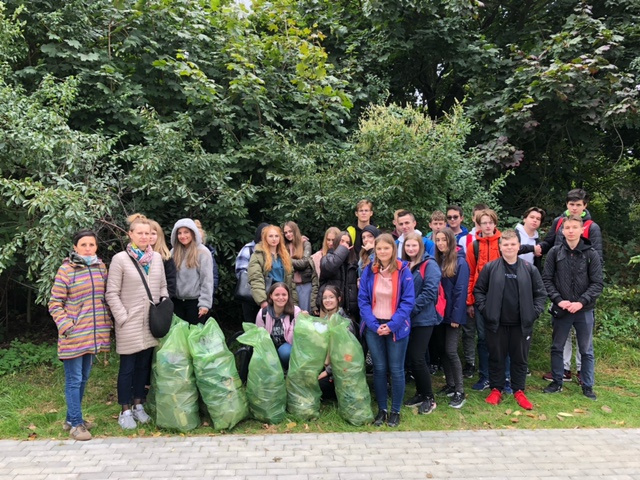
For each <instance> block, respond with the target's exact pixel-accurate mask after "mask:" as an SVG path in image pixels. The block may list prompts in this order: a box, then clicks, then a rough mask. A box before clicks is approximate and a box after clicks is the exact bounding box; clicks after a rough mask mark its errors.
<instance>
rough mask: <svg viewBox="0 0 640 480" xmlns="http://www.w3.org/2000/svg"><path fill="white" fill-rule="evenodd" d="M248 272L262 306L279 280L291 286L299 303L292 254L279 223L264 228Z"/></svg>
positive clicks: (252, 293) (294, 298) (252, 290)
mask: <svg viewBox="0 0 640 480" xmlns="http://www.w3.org/2000/svg"><path fill="white" fill-rule="evenodd" d="M248 274H249V283H250V284H251V296H252V297H253V300H254V301H255V302H256V305H259V306H260V308H265V307H266V306H267V305H268V300H269V297H268V295H267V292H268V291H269V289H270V287H271V285H272V284H274V283H278V282H280V283H284V284H286V285H287V287H289V295H290V296H291V297H292V300H293V303H294V305H297V304H298V294H297V292H296V289H295V287H294V285H293V264H292V263H291V256H290V255H289V251H288V250H287V247H286V246H285V244H284V238H283V236H282V231H281V230H280V227H278V226H277V225H267V226H266V227H264V228H263V229H262V239H261V241H260V243H259V244H258V245H257V246H256V249H255V251H254V252H253V255H251V259H250V260H249V269H248Z"/></svg>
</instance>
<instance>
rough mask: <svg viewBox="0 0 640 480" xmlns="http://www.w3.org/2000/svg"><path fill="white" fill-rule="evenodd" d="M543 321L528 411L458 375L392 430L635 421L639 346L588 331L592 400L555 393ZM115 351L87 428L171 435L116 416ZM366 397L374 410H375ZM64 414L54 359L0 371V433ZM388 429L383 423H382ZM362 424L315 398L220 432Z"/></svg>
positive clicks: (99, 373)
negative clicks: (297, 409) (453, 402)
mask: <svg viewBox="0 0 640 480" xmlns="http://www.w3.org/2000/svg"><path fill="white" fill-rule="evenodd" d="M550 343H551V327H550V324H549V320H548V317H546V316H545V317H543V318H542V319H541V321H539V322H538V323H537V325H536V332H535V335H534V341H533V344H532V349H531V355H530V367H531V369H532V372H533V374H532V376H531V377H530V378H529V379H528V380H527V396H528V397H529V399H530V400H531V402H532V403H533V404H534V409H533V410H532V411H531V412H527V411H524V410H522V409H520V408H519V407H518V405H517V404H516V403H515V400H514V399H513V397H511V396H505V397H504V400H503V402H502V404H500V405H498V406H497V407H493V406H491V405H488V404H486V403H485V401H484V399H485V397H486V396H487V395H488V393H489V392H488V391H484V392H475V391H473V390H471V385H472V384H473V382H474V381H475V379H468V380H465V388H466V394H467V402H466V404H465V405H464V407H462V409H460V410H456V409H453V408H450V407H449V406H448V399H447V398H446V397H437V398H436V402H437V403H438V407H437V409H436V410H435V411H434V412H433V413H432V414H430V415H417V409H416V408H403V409H402V412H401V413H402V421H401V423H400V426H399V428H398V429H397V430H411V431H415V430H462V429H465V430H466V429H513V428H517V429H522V428H524V429H536V428H616V427H620V428H622V427H640V416H638V415H637V412H638V411H639V410H640V375H639V369H638V366H639V365H640V352H639V351H638V350H636V349H634V348H630V347H628V346H626V345H625V344H622V343H620V342H616V341H613V340H609V339H607V338H596V339H595V351H596V386H595V388H594V390H595V392H596V394H597V395H598V401H597V402H592V401H591V400H589V399H587V398H586V397H584V396H583V395H582V391H581V389H580V387H579V386H578V385H577V384H576V383H575V382H568V383H566V384H565V389H564V391H563V392H562V393H560V394H554V395H545V394H543V393H542V389H543V388H544V387H545V385H547V382H545V381H544V380H542V379H541V377H542V375H543V373H545V372H546V371H547V370H548V369H549V346H550ZM117 375H118V355H117V354H115V352H112V353H110V354H101V355H100V356H99V357H98V359H97V362H96V364H95V365H94V367H93V371H92V373H91V378H90V380H89V384H88V386H87V391H86V394H85V401H84V402H83V410H84V414H85V417H86V418H87V419H88V420H91V421H95V422H96V423H97V424H98V426H97V427H96V429H95V430H94V431H93V432H92V433H93V434H94V436H98V437H121V436H138V437H145V436H146V437H148V436H160V435H173V434H176V432H170V431H167V430H164V429H159V428H157V427H155V426H154V425H146V426H144V427H143V428H139V429H138V430H135V431H133V432H124V431H123V430H122V429H121V428H120V427H119V426H118V423H117V417H118V412H119V410H120V407H119V406H118V404H117V398H116V379H117ZM442 386H444V379H443V378H442V375H441V374H438V375H436V376H434V377H433V388H434V391H438V390H439V389H440V388H441V387H442ZM414 393H415V385H414V384H409V385H408V386H407V391H406V395H407V398H408V397H410V396H412V395H413V394H414ZM376 410H377V409H376V407H375V403H374V413H375V411H376ZM65 414H66V406H65V401H64V372H63V369H62V365H61V363H60V362H55V363H54V364H53V365H51V364H45V365H41V366H38V367H34V368H32V369H29V370H27V371H24V372H18V373H15V374H8V375H4V376H2V377H0V438H5V439H6V438H13V439H28V438H41V439H45V438H46V439H66V438H68V435H67V433H66V432H64V431H63V430H62V422H63V421H64V418H65ZM381 429H382V430H383V431H384V430H390V429H388V427H382V428H381ZM379 430H380V429H378V428H375V427H372V426H365V427H353V426H351V425H349V424H348V423H346V422H345V421H344V420H343V419H342V418H341V417H340V415H339V413H338V409H337V404H335V403H326V404H323V406H322V409H321V415H320V418H319V419H318V420H315V421H300V420H299V419H296V418H294V417H291V416H288V417H287V418H286V420H285V421H284V422H282V423H281V424H279V425H263V424H261V423H260V422H257V421H255V420H245V421H243V422H241V423H240V424H239V425H237V426H236V427H235V428H234V429H233V430H232V431H230V432H228V433H233V434H247V435H252V434H261V433H290V432H291V433H323V432H353V431H364V432H367V431H379ZM221 434H225V432H216V431H214V430H213V429H212V428H211V427H208V426H200V427H198V428H197V429H195V430H193V431H192V432H189V433H188V435H221Z"/></svg>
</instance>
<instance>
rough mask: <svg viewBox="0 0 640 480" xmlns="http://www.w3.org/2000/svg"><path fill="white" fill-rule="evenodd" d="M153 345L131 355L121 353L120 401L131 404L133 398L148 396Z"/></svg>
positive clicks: (138, 398)
mask: <svg viewBox="0 0 640 480" xmlns="http://www.w3.org/2000/svg"><path fill="white" fill-rule="evenodd" d="M151 357H153V347H151V348H147V349H146V350H142V351H140V352H137V353H132V354H131V355H120V371H119V372H118V403H119V404H120V405H131V403H132V401H131V400H132V399H136V400H144V399H145V398H146V396H147V395H146V391H145V388H144V387H145V385H146V383H147V381H148V379H149V371H150V370H151Z"/></svg>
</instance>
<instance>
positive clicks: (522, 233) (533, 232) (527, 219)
mask: <svg viewBox="0 0 640 480" xmlns="http://www.w3.org/2000/svg"><path fill="white" fill-rule="evenodd" d="M544 216H545V211H544V210H543V209H541V208H538V207H531V208H528V209H527V210H526V211H525V212H524V214H523V215H522V223H519V224H518V225H517V226H516V233H517V234H518V237H519V238H520V251H519V252H518V254H519V256H520V258H521V259H522V260H525V261H527V262H529V263H530V264H532V265H535V267H536V268H537V269H538V271H542V256H541V255H542V254H541V253H536V250H538V249H536V245H538V243H539V242H540V236H539V235H538V228H540V225H541V224H542V222H543V221H544Z"/></svg>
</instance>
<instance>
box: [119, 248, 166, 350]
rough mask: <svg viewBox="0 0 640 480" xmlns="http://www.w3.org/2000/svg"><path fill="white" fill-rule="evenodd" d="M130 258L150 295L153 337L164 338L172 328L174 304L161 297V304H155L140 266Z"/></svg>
mask: <svg viewBox="0 0 640 480" xmlns="http://www.w3.org/2000/svg"><path fill="white" fill-rule="evenodd" d="M129 258H131V261H132V262H133V264H134V265H135V266H136V270H138V273H139V274H140V278H141V279H142V284H143V285H144V288H145V290H146V291H147V295H149V303H151V305H150V306H149V330H151V335H153V336H154V337H156V338H162V337H164V336H165V335H166V334H167V333H169V328H171V320H172V319H173V302H172V301H171V299H170V298H169V297H161V298H160V302H158V303H153V296H152V295H151V290H149V285H147V280H146V278H144V274H143V273H142V269H141V268H140V265H139V264H138V262H137V261H136V260H135V259H134V258H133V257H131V256H129Z"/></svg>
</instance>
